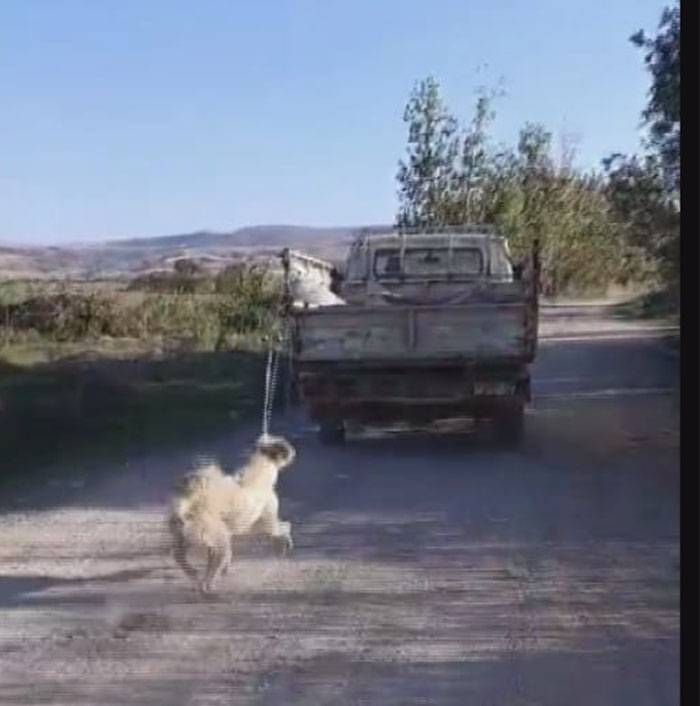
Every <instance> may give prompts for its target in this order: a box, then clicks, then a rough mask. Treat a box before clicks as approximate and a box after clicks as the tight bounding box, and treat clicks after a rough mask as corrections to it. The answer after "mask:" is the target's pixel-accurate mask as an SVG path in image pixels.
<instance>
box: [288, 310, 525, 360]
mask: <svg viewBox="0 0 700 706" xmlns="http://www.w3.org/2000/svg"><path fill="white" fill-rule="evenodd" d="M525 306H526V305H525V304H524V303H522V302H520V303H509V304H467V305H456V306H414V307H402V306H396V307H373V308H369V307H326V308H323V307H321V308H318V309H308V310H305V311H301V312H298V313H297V315H296V321H297V335H296V342H297V357H298V359H299V360H300V361H307V362H311V361H319V362H321V361H328V362H332V361H349V360H358V361H360V360H361V361H365V362H370V361H376V362H382V361H390V360H391V361H395V360H404V361H406V362H409V361H411V360H422V361H425V360H431V359H436V360H437V359H440V360H444V359H461V360H464V359H481V358H484V359H487V358H488V359H506V358H507V359H514V358H522V357H524V356H525V355H526V343H525V339H524V332H525Z"/></svg>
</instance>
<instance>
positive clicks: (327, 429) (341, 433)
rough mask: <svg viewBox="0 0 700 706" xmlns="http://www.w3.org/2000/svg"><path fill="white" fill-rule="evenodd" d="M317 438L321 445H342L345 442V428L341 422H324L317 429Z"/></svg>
mask: <svg viewBox="0 0 700 706" xmlns="http://www.w3.org/2000/svg"><path fill="white" fill-rule="evenodd" d="M318 438H319V440H320V441H321V443H322V444H327V445H336V444H342V443H343V442H344V441H345V427H344V426H343V423H342V422H331V423H329V422H324V423H322V424H321V426H320V427H319V428H318Z"/></svg>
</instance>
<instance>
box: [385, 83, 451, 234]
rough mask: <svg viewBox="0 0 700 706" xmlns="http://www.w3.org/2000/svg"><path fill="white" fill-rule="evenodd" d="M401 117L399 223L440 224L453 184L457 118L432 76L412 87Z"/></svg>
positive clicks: (417, 224) (421, 225)
mask: <svg viewBox="0 0 700 706" xmlns="http://www.w3.org/2000/svg"><path fill="white" fill-rule="evenodd" d="M403 119H404V122H405V123H407V124H408V148H407V153H408V154H407V158H406V160H405V161H404V160H401V161H400V162H399V171H398V174H397V179H398V182H399V198H400V208H399V214H398V222H399V225H403V226H420V227H425V226H434V225H443V224H445V223H446V220H447V214H446V204H448V202H449V200H450V197H451V194H452V193H453V191H454V189H455V187H456V182H455V179H456V176H455V160H456V157H457V154H458V141H457V121H456V120H455V118H454V117H453V116H452V115H450V113H449V112H448V110H447V108H446V106H445V104H444V102H443V100H442V97H441V95H440V86H439V84H438V82H437V81H436V80H435V79H434V78H433V77H428V78H426V79H424V80H423V81H421V82H420V83H419V84H418V85H417V86H416V87H415V88H414V89H413V92H412V94H411V97H410V99H409V101H408V104H407V105H406V109H405V111H404V116H403Z"/></svg>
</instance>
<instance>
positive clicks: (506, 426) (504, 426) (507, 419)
mask: <svg viewBox="0 0 700 706" xmlns="http://www.w3.org/2000/svg"><path fill="white" fill-rule="evenodd" d="M494 423H495V425H496V435H497V438H498V441H499V442H500V443H501V444H502V445H503V446H505V447H506V448H517V447H518V446H520V444H521V442H522V440H523V437H524V436H525V411H524V409H523V408H522V407H519V408H517V409H514V410H510V411H509V412H507V413H504V414H502V415H500V416H499V417H498V418H496V419H495V420H494Z"/></svg>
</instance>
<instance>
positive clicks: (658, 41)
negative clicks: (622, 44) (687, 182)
mask: <svg viewBox="0 0 700 706" xmlns="http://www.w3.org/2000/svg"><path fill="white" fill-rule="evenodd" d="M630 41H631V42H632V43H633V44H634V45H635V46H637V47H639V48H641V49H644V50H645V51H646V54H645V56H644V63H645V65H646V67H647V70H648V71H649V73H650V74H651V80H652V83H651V88H650V90H649V101H648V103H647V107H646V108H645V110H644V112H643V113H642V117H643V119H644V121H645V123H646V124H647V125H648V127H649V146H650V147H651V148H652V150H653V151H654V152H656V154H657V155H658V157H659V159H660V161H661V165H662V168H663V175H664V179H665V187H666V189H667V190H668V191H669V192H675V194H676V195H678V193H679V192H680V178H681V177H680V174H681V172H680V125H681V71H680V44H681V18H680V6H679V5H678V2H676V3H674V5H672V6H670V7H666V8H664V10H663V12H662V14H661V21H660V22H659V28H658V33H657V35H656V36H655V37H648V36H647V35H646V34H645V33H644V31H643V30H639V31H638V32H636V33H635V34H633V35H632V36H631V37H630Z"/></svg>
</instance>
